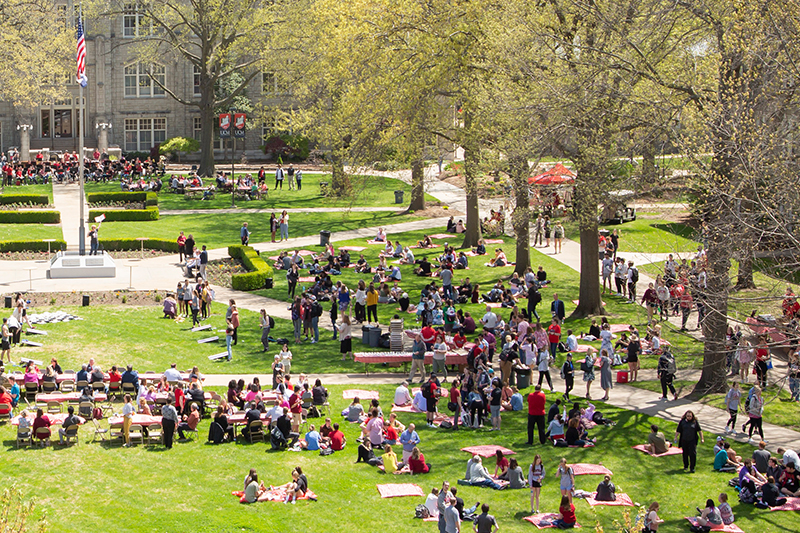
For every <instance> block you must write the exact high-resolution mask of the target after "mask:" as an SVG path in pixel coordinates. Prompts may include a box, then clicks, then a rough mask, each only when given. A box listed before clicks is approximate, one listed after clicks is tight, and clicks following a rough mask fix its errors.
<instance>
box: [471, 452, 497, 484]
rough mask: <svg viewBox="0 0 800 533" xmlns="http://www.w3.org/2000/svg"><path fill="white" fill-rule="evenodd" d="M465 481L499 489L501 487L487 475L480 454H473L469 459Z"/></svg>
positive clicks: (487, 472)
mask: <svg viewBox="0 0 800 533" xmlns="http://www.w3.org/2000/svg"><path fill="white" fill-rule="evenodd" d="M465 481H466V482H467V484H468V485H473V486H478V487H491V488H493V489H495V490H501V489H502V488H503V487H502V486H500V485H498V484H497V483H496V482H495V481H494V480H493V479H492V477H491V476H490V475H489V471H488V470H486V467H485V466H483V460H482V459H481V457H480V455H475V456H473V457H472V459H470V460H469V462H468V464H467V478H466V480H465Z"/></svg>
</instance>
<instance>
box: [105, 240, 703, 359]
mask: <svg viewBox="0 0 800 533" xmlns="http://www.w3.org/2000/svg"><path fill="white" fill-rule="evenodd" d="M104 227H105V226H104ZM440 231H444V228H441V229H440V230H430V231H424V232H423V231H410V232H405V233H401V234H393V235H389V237H390V238H391V239H392V241H394V240H399V241H400V242H401V244H403V245H410V244H413V243H416V242H417V241H418V240H420V239H421V238H422V235H423V234H424V233H429V234H430V233H436V232H440ZM503 240H504V243H503V244H502V245H490V246H488V248H490V249H494V248H495V247H498V246H500V247H502V248H503V250H504V251H505V253H506V255H507V256H508V258H509V260H511V261H514V259H515V258H516V244H515V241H514V239H513V238H511V237H508V236H504V237H503ZM434 242H435V243H444V242H445V241H444V240H435V241H434ZM454 242H455V243H458V244H460V242H461V239H460V238H458V239H454ZM347 245H353V246H367V245H366V244H365V241H364V240H352V241H342V242H337V243H336V247H337V248H338V247H340V246H347ZM381 250H382V246H379V245H369V246H367V250H366V251H364V252H363V253H364V254H365V257H366V258H367V260H368V262H369V264H370V265H372V266H375V265H377V264H378V259H377V258H378V253H379V252H380V251H381ZM413 251H414V255H415V257H416V258H417V259H419V258H421V257H422V256H427V257H428V258H429V260H431V262H433V259H434V258H436V257H438V256H439V255H441V254H442V253H443V248H442V247H441V246H440V247H439V248H433V249H427V250H424V249H415V250H413ZM358 254H359V252H351V255H350V257H351V260H352V261H356V260H357V259H358ZM267 255H269V256H275V255H278V252H269V253H268V254H267V253H265V254H264V256H265V258H266V256H267ZM487 261H488V258H487V257H485V256H484V257H470V258H469V265H470V268H469V270H457V271H456V273H455V276H454V278H453V283H454V285H455V286H456V287H457V286H458V285H459V284H460V283H461V280H462V279H463V278H464V277H466V276H469V278H470V280H471V281H472V283H473V284H474V283H478V284H480V286H481V289H482V290H481V293H482V294H483V293H485V292H488V290H489V289H490V288H491V287H492V286H493V285H494V283H495V282H496V281H497V280H498V279H500V278H502V279H505V280H507V279H508V278H510V277H511V275H512V273H513V268H512V267H506V268H489V267H486V266H484V263H486V262H487ZM531 261H532V265H533V267H534V270H535V269H536V268H537V267H538V266H539V265H542V266H543V267H544V269H545V271H546V272H547V277H548V279H549V280H550V284H549V285H548V286H547V287H545V288H544V289H543V290H542V291H541V292H542V303H540V304H539V306H538V308H537V311H538V313H539V315H540V316H541V317H542V319H543V320H547V321H548V323H549V318H550V302H551V301H552V299H553V293H556V292H557V293H559V297H560V298H561V299H562V300H563V301H564V303H565V307H566V313H567V320H566V322H565V325H564V326H562V332H563V333H564V336H565V337H566V330H567V329H572V330H573V331H574V332H575V334H576V335H579V334H580V333H581V332H588V330H589V325H590V320H589V319H581V320H573V319H570V318H569V315H570V313H571V312H572V311H573V310H574V309H575V307H576V306H575V304H573V303H572V300H573V299H577V297H578V292H579V291H578V285H579V274H578V273H577V272H575V271H574V270H572V269H570V268H568V267H565V266H564V265H563V264H562V263H559V262H558V261H557V260H556V259H554V258H553V257H552V256H550V255H546V254H543V253H541V252H539V251H538V250H532V252H531ZM387 263H388V264H389V265H391V261H387ZM400 270H401V273H402V275H403V280H402V281H401V283H400V286H401V287H402V288H403V289H404V290H405V291H406V292H407V293H408V295H409V297H410V298H411V302H412V303H417V302H418V301H419V294H420V291H421V290H422V288H423V287H424V286H425V285H426V284H428V283H430V281H431V280H430V279H429V278H422V277H419V276H415V275H414V274H413V269H412V267H411V266H409V265H401V266H400ZM306 275H307V273H306ZM371 277H372V276H368V277H365V276H364V275H360V274H356V273H355V272H354V271H353V270H352V269H345V270H344V272H343V273H342V274H341V275H340V276H333V278H334V279H333V281H334V283H335V282H336V281H342V282H344V283H345V284H346V285H347V286H348V287H349V288H351V289H352V290H355V289H356V287H357V284H358V280H359V279H362V278H364V280H365V281H366V282H369V281H370V280H371ZM437 279H438V278H437ZM309 285H311V284H309V283H305V284H304V283H302V282H301V283H300V284H299V285H298V288H297V290H298V294H299V291H300V290H301V288H302V287H308V286H309ZM439 285H441V282H440V283H439ZM286 289H287V282H286V278H285V273H284V272H283V271H276V273H275V287H274V288H273V289H264V290H260V291H255V293H256V294H259V295H262V296H268V297H270V298H275V299H279V300H283V301H286V302H288V301H289V297H288V295H287V290H286ZM603 301H605V302H606V313H607V314H608V318H609V321H610V322H611V323H623V324H630V323H633V324H637V325H638V326H639V327H640V328H643V326H644V324H645V322H646V320H647V313H646V311H645V310H644V309H643V308H642V307H640V306H633V305H626V304H625V303H624V299H622V298H618V297H616V296H611V295H606V296H604V297H603ZM456 307H457V308H461V309H464V311H465V312H466V311H469V312H470V313H471V314H472V316H473V317H474V318H475V319H476V322H477V321H478V320H479V319H480V317H482V316H483V314H484V313H485V305H484V304H465V305H457V306H456ZM520 307H521V308H526V307H527V300H525V299H522V300H520ZM326 309H327V308H326ZM398 309H399V308H398V306H397V304H379V305H378V319H379V321H380V323H381V324H388V323H389V320H390V318H391V317H392V316H393V315H394V314H395V313H398V312H399V311H398ZM494 311H495V312H496V313H499V314H500V315H501V316H502V317H503V318H504V319H506V320H508V318H509V315H510V314H511V310H510V309H494ZM402 318H404V319H405V321H406V325H409V324H410V325H418V324H417V323H416V322H414V320H415V318H416V317H415V315H413V314H408V313H405V314H402ZM663 334H664V338H665V339H667V340H669V342H670V343H672V345H673V351H674V353H675V355H676V358H677V361H678V364H679V365H680V366H681V367H682V368H683V367H699V366H700V365H701V364H702V344H700V343H698V342H696V341H695V340H693V339H692V338H691V337H689V336H687V335H682V334H679V333H678V332H672V331H671V329H670V328H669V327H668V326H665V327H664V330H663ZM581 343H583V342H582V341H581ZM587 344H591V345H593V346H596V347H599V346H600V343H599V341H596V342H594V343H587ZM641 364H642V367H643V368H655V367H656V366H657V358H655V357H653V356H649V355H645V356H643V357H642V358H641Z"/></svg>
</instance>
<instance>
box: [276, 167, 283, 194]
mask: <svg viewBox="0 0 800 533" xmlns="http://www.w3.org/2000/svg"><path fill="white" fill-rule="evenodd" d="M283 178H284V174H283V167H282V166H281V165H280V164H279V165H278V168H277V169H276V170H275V190H277V189H278V187H279V186H280V188H281V190H283Z"/></svg>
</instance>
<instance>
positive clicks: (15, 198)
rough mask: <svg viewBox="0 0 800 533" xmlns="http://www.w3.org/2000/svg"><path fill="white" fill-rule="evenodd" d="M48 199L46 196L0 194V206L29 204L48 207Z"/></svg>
mask: <svg viewBox="0 0 800 533" xmlns="http://www.w3.org/2000/svg"><path fill="white" fill-rule="evenodd" d="M49 203H50V198H48V196H47V195H46V194H0V205H8V204H31V205H48V204H49Z"/></svg>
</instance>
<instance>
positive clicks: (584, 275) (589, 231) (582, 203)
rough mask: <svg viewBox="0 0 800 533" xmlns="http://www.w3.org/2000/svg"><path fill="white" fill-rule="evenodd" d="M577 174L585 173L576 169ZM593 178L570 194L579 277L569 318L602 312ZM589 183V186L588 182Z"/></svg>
mask: <svg viewBox="0 0 800 533" xmlns="http://www.w3.org/2000/svg"><path fill="white" fill-rule="evenodd" d="M578 176H587V177H588V176H589V174H587V173H583V172H581V170H580V169H579V170H578ZM593 183H596V182H595V181H594V180H586V182H584V183H582V184H581V185H579V186H577V187H575V195H574V197H573V203H574V211H575V213H576V218H577V219H578V224H579V227H580V238H581V278H580V291H579V296H578V307H577V308H576V309H575V311H573V312H572V315H570V318H586V317H587V316H591V315H602V314H605V313H604V311H603V305H602V300H601V299H600V259H599V256H598V253H599V251H600V249H599V243H598V240H597V199H596V197H595V195H594V194H593V193H592V190H591V189H592V187H594V186H595V185H593ZM590 184H592V185H590Z"/></svg>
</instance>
